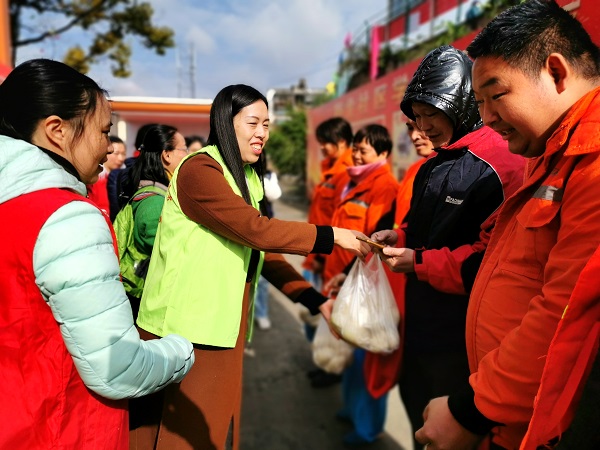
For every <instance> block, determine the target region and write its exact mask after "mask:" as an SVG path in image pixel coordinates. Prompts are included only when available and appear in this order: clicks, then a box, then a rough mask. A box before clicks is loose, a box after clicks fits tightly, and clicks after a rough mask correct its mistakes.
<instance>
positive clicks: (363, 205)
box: [348, 198, 369, 208]
mask: <svg viewBox="0 0 600 450" xmlns="http://www.w3.org/2000/svg"><path fill="white" fill-rule="evenodd" d="M348 203H354V204H355V205H358V206H362V207H363V208H368V207H369V204H368V203H367V202H365V201H363V200H360V199H358V198H353V199H352V200H349V201H348Z"/></svg>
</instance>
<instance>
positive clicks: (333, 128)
mask: <svg viewBox="0 0 600 450" xmlns="http://www.w3.org/2000/svg"><path fill="white" fill-rule="evenodd" d="M315 134H316V136H317V141H318V142H319V145H321V152H322V154H323V161H321V180H320V182H319V184H318V185H317V186H316V187H315V189H314V192H313V197H312V200H311V203H310V208H309V210H308V222H309V223H312V224H314V225H331V223H332V222H331V219H332V218H333V212H334V210H335V206H336V205H335V202H334V196H335V190H336V186H335V185H334V184H333V183H332V180H333V179H334V178H335V177H336V175H338V174H340V173H345V172H346V169H347V168H348V167H351V166H352V165H353V163H352V127H351V126H350V124H349V123H348V121H346V120H345V119H343V118H342V117H333V118H331V119H328V120H326V121H324V122H322V123H321V124H319V126H318V127H317V129H316V130H315ZM323 263H324V257H323V256H322V255H309V256H307V257H306V259H305V260H304V262H303V264H302V267H303V268H304V269H305V271H304V276H305V278H307V279H308V281H310V282H311V283H312V284H313V285H314V286H315V288H316V289H317V290H319V289H320V288H321V286H322V278H321V276H322V272H323Z"/></svg>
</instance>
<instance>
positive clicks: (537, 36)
mask: <svg viewBox="0 0 600 450" xmlns="http://www.w3.org/2000/svg"><path fill="white" fill-rule="evenodd" d="M467 52H468V53H469V56H470V57H471V58H473V59H477V58H479V57H482V56H491V57H498V58H502V59H503V60H505V61H506V62H507V63H508V64H510V65H511V66H513V67H515V68H517V69H519V70H522V71H523V72H525V73H527V74H529V75H531V76H533V77H536V78H537V77H538V76H539V73H540V71H541V70H542V68H543V67H544V64H545V62H546V59H547V58H548V56H549V55H550V54H551V53H559V54H561V55H562V56H564V57H565V59H566V60H567V61H568V62H569V64H571V66H573V68H574V69H575V71H576V72H577V73H578V74H579V75H580V76H582V77H584V78H587V79H591V78H597V77H599V76H600V51H599V49H598V46H596V45H595V44H594V43H593V42H592V39H591V38H590V35H589V34H588V33H587V31H586V30H585V29H584V28H583V25H581V23H580V22H579V21H578V20H577V19H575V18H574V17H573V16H571V14H569V13H568V12H567V11H565V10H564V9H563V8H561V7H560V6H559V5H557V4H556V2H555V1H554V0H529V1H526V2H524V3H521V4H520V5H517V6H513V7H512V8H509V9H507V10H505V11H504V12H502V13H501V14H499V15H498V16H497V17H496V18H495V19H494V20H492V21H491V22H490V23H489V24H488V25H487V26H486V27H485V28H484V29H483V30H482V31H481V32H480V33H479V34H478V35H477V37H476V38H475V39H474V40H473V42H472V43H471V44H470V45H469V46H468V47H467Z"/></svg>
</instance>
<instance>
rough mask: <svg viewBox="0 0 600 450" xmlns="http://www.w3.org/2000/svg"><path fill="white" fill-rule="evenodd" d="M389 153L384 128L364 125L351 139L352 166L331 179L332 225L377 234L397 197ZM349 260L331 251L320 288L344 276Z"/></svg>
mask: <svg viewBox="0 0 600 450" xmlns="http://www.w3.org/2000/svg"><path fill="white" fill-rule="evenodd" d="M391 152H392V139H391V137H390V135H389V133H388V131H387V129H386V128H385V127H384V126H381V125H376V124H373V125H367V126H365V127H363V128H361V129H360V130H359V131H358V132H357V133H356V134H355V135H354V146H353V148H352V162H353V165H352V166H351V167H348V168H346V170H345V171H344V172H341V173H339V174H337V175H336V176H335V177H333V178H331V182H332V184H333V185H335V186H336V188H335V191H334V192H335V194H334V198H333V202H334V204H337V206H336V208H335V211H334V213H333V217H332V219H331V224H332V225H334V226H343V227H350V228H352V229H355V230H360V231H362V232H363V233H365V234H366V235H371V234H372V233H374V232H375V231H377V223H378V222H379V220H380V219H381V217H383V215H385V214H386V213H388V212H389V211H390V210H391V209H392V206H393V204H394V200H395V199H396V195H397V193H398V187H399V184H398V181H397V180H396V178H395V177H394V175H393V173H392V171H391V168H390V165H389V164H388V157H389V156H390V154H391ZM335 224H339V225H335ZM353 259H354V256H353V255H352V254H349V255H345V254H344V252H338V251H337V250H335V249H334V250H333V252H332V253H331V255H328V256H327V258H326V259H325V267H324V270H323V284H324V285H326V284H327V283H328V282H329V280H330V279H331V278H333V277H334V276H335V275H338V274H340V273H342V272H344V269H345V268H346V266H348V264H350V262H352V260H353Z"/></svg>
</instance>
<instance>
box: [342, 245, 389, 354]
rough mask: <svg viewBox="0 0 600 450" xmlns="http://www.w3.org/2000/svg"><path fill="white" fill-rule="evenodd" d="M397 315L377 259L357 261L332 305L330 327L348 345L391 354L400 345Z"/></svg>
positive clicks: (387, 284)
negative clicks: (366, 261)
mask: <svg viewBox="0 0 600 450" xmlns="http://www.w3.org/2000/svg"><path fill="white" fill-rule="evenodd" d="M399 321H400V314H399V313H398V307H397V306H396V301H395V300H394V293H393V292H392V288H391V287H390V283H389V281H388V279H387V276H386V275H385V270H384V268H383V264H382V262H381V260H380V259H379V256H378V255H375V254H374V255H373V257H372V258H371V259H370V261H369V262H368V263H366V264H365V263H363V262H362V261H360V260H358V259H357V260H356V262H355V263H354V265H353V266H352V269H350V273H349V274H348V277H347V278H346V280H345V281H344V284H343V285H342V288H341V289H340V292H339V293H338V295H337V300H336V301H335V303H334V305H333V312H332V314H331V323H332V325H333V327H334V328H335V329H336V331H337V332H338V333H339V334H340V336H342V337H343V338H344V339H345V340H346V341H348V342H349V343H351V344H353V345H356V346H357V347H360V348H364V349H365V350H368V351H370V352H372V353H390V352H392V351H394V350H396V349H397V348H398V347H399V345H400V335H399V333H398V323H399Z"/></svg>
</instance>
